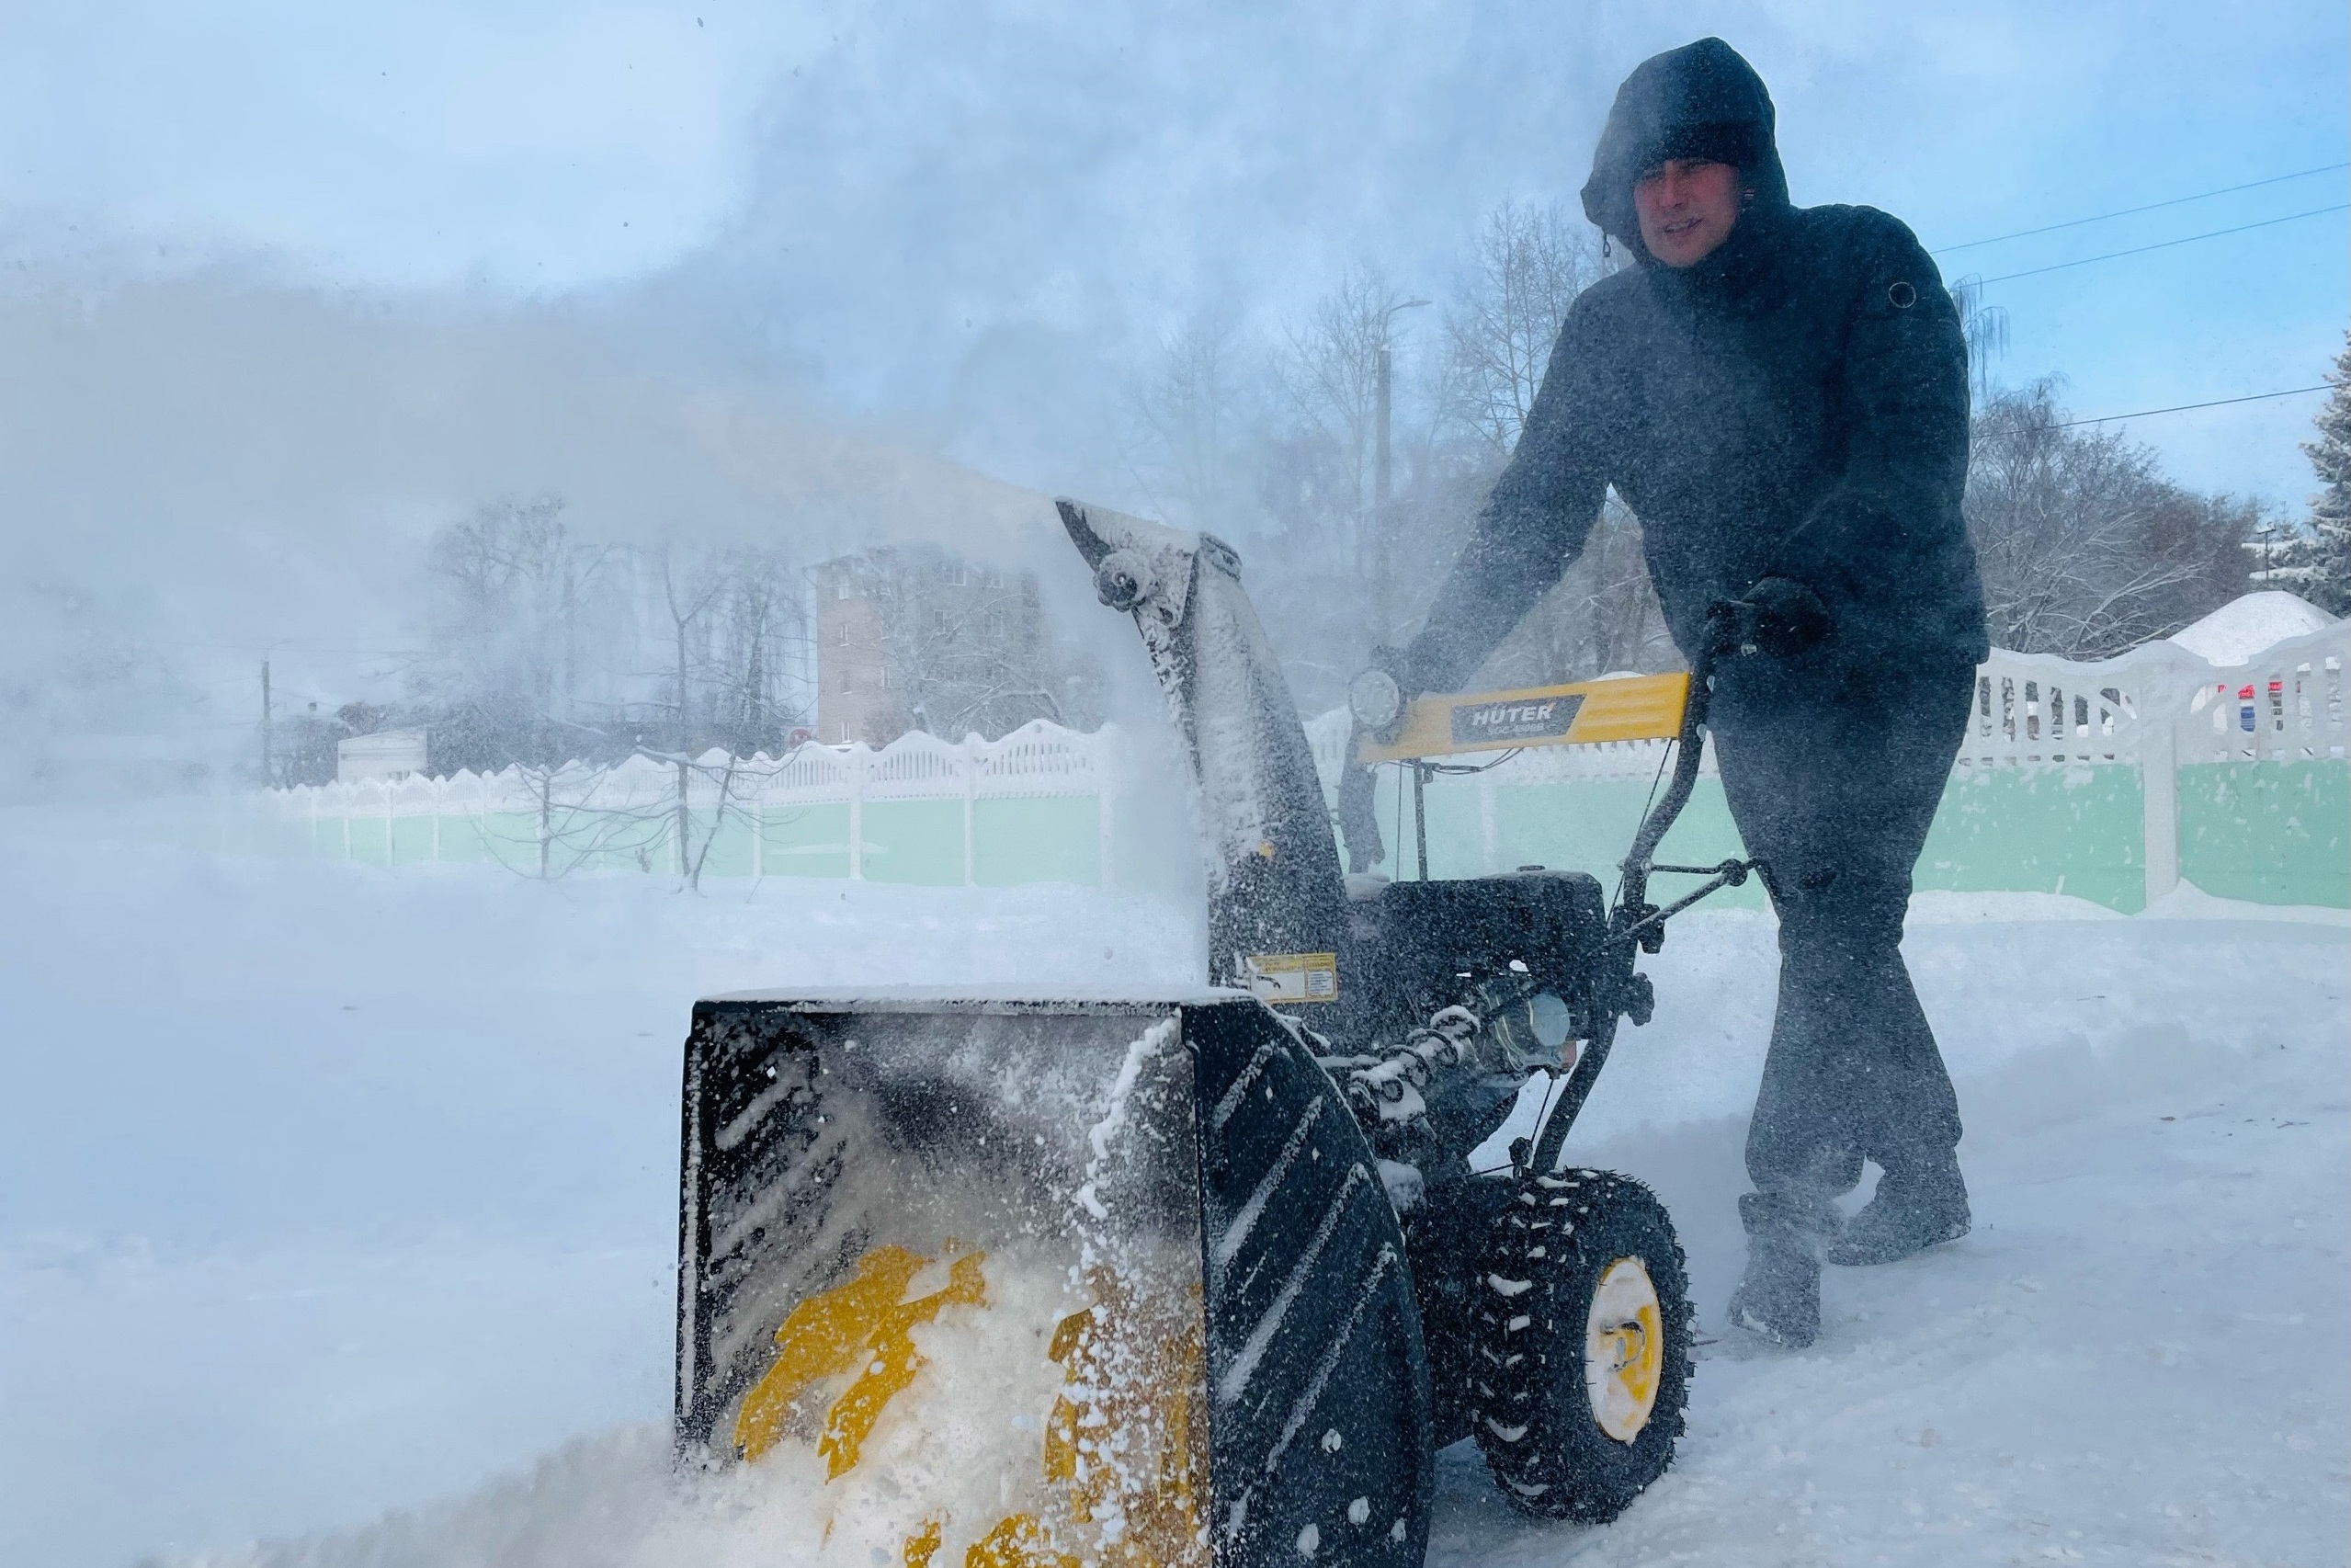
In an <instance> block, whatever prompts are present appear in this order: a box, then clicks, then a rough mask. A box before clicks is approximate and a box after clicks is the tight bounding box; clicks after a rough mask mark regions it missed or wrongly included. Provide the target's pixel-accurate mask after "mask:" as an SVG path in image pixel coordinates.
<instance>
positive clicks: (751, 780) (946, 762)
mask: <svg viewBox="0 0 2351 1568" xmlns="http://www.w3.org/2000/svg"><path fill="white" fill-rule="evenodd" d="M1118 746H1119V735H1118V730H1117V727H1116V726H1115V725H1108V724H1106V725H1104V726H1103V727H1102V728H1101V729H1100V730H1099V731H1097V732H1096V733H1092V734H1086V733H1081V732H1079V731H1076V730H1065V729H1062V727H1061V726H1060V725H1058V724H1050V723H1047V722H1044V721H1043V720H1041V719H1040V720H1039V721H1037V722H1034V723H1030V724H1025V725H1023V726H1022V727H1020V728H1019V729H1017V730H1015V731H1013V732H1012V733H1010V734H1008V735H1006V736H1005V737H1004V738H1003V739H1002V740H995V741H990V740H983V739H982V738H981V737H980V736H978V735H971V736H967V737H966V738H965V739H963V740H961V741H942V740H940V739H939V738H938V737H937V736H936V735H927V734H924V733H921V732H920V731H914V732H911V733H907V734H903V735H901V736H899V737H898V738H897V739H896V740H894V741H892V742H891V743H890V744H888V745H886V746H882V747H880V748H879V749H876V748H874V747H872V746H869V745H867V744H865V743H864V742H862V741H859V742H857V743H854V744H849V745H816V744H809V745H803V746H800V747H798V748H796V749H794V750H793V751H791V752H789V753H788V754H787V755H785V756H780V757H771V756H767V754H766V753H764V752H762V753H758V754H756V755H755V756H747V757H736V758H733V759H730V758H729V757H728V756H727V754H726V753H725V752H723V751H721V750H717V749H715V748H714V749H712V750H710V751H708V752H705V753H704V754H703V755H702V756H698V757H696V758H694V759H693V762H692V765H691V766H690V767H688V768H687V798H688V800H689V801H690V802H691V803H692V804H694V805H696V806H708V805H715V804H717V802H718V801H719V798H720V793H721V790H724V793H725V798H726V800H727V801H729V802H731V803H733V804H735V805H777V806H810V805H824V804H831V803H838V802H842V801H856V800H864V801H890V800H926V801H928V800H955V799H960V798H963V797H965V796H971V797H973V798H976V799H982V800H1003V799H1009V798H1013V797H1017V796H1045V795H1099V794H1102V793H1105V792H1106V790H1107V784H1108V780H1109V778H1110V776H1111V772H1112V768H1111V766H1110V764H1109V763H1108V761H1107V759H1108V758H1110V757H1112V756H1116V754H1117V750H1118ZM730 760H732V764H733V766H732V767H730V766H729V764H730ZM549 792H552V793H554V794H555V795H557V796H559V797H561V798H562V801H564V803H565V804H566V805H567V806H571V807H574V808H585V809H592V810H598V811H632V810H633V811H647V810H658V809H660V808H662V807H664V806H668V805H674V804H675V803H676V799H677V764H676V762H675V761H664V760H663V759H662V758H659V757H653V756H632V757H630V758H629V759H627V760H626V761H623V762H620V763H617V764H614V765H612V766H610V767H597V766H594V765H590V764H587V763H579V762H574V763H566V764H564V765H563V766H562V767H560V768H555V769H551V770H550V769H544V768H537V769H528V770H527V769H524V768H521V767H508V768H506V769H505V770H503V771H501V772H497V773H490V774H477V773H474V772H472V771H471V770H470V769H460V770H459V771H458V772H456V773H454V774H451V775H449V776H448V777H447V778H426V777H424V776H422V775H415V774H412V775H410V776H409V777H408V778H403V779H400V780H398V781H396V782H392V783H390V784H386V783H384V782H382V781H380V780H373V779H370V780H367V781H364V782H359V783H352V784H343V783H334V784H322V785H316V786H312V785H299V786H297V787H295V788H294V789H291V790H270V791H267V796H268V798H269V799H270V800H272V801H275V802H276V804H277V806H278V810H279V812H281V813H283V814H285V815H289V816H296V817H307V816H431V815H435V814H447V813H451V812H455V813H465V814H471V813H492V812H524V813H528V812H535V811H537V810H538V809H539V803H540V800H541V797H542V795H544V794H546V793H549Z"/></svg>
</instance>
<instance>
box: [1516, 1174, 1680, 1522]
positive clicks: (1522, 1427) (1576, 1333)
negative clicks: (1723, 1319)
mask: <svg viewBox="0 0 2351 1568" xmlns="http://www.w3.org/2000/svg"><path fill="white" fill-rule="evenodd" d="M1479 1284H1480V1286H1481V1290H1480V1292H1479V1301H1478V1305H1477V1311H1476V1314H1475V1315H1476V1322H1475V1324H1474V1326H1473V1329H1472V1333H1473V1335H1474V1336H1475V1345H1474V1347H1473V1353H1472V1355H1471V1374H1470V1375H1471V1389H1470V1403H1471V1408H1472V1409H1473V1410H1474V1411H1475V1413H1476V1426H1475V1429H1474V1430H1475V1436H1476V1437H1477V1441H1478V1447H1479V1449H1481V1450H1482V1451H1483V1452H1484V1454H1485V1458H1486V1464H1487V1466H1488V1467H1489V1468H1490V1469H1491V1470H1492V1471H1494V1479H1495V1480H1496V1481H1498V1482H1499V1483H1501V1484H1502V1489H1503V1492H1504V1494H1505V1495H1507V1496H1508V1497H1509V1498H1510V1500H1511V1501H1512V1502H1513V1503H1515V1504H1516V1505H1517V1506H1519V1507H1520V1508H1522V1509H1524V1510H1526V1511H1527V1512H1528V1513H1530V1514H1536V1515H1539V1516H1541V1517H1545V1518H1554V1519H1574V1520H1578V1521H1580V1522H1582V1523H1585V1524H1605V1523H1607V1521H1608V1520H1610V1519H1613V1518H1615V1517H1617V1516H1618V1514H1621V1513H1623V1512H1624V1510H1625V1509H1626V1508H1627V1507H1628V1506H1630V1505H1631V1503H1632V1500H1633V1499H1634V1498H1635V1497H1638V1496H1640V1495H1641V1493H1642V1492H1643V1491H1644V1490H1646V1489H1647V1487H1648V1485H1649V1483H1651V1482H1653V1481H1655V1480H1656V1479H1657V1478H1658V1477H1659V1476H1660V1475H1663V1474H1664V1472H1665V1467H1666V1466H1667V1465H1669V1464H1671V1463H1673V1461H1674V1443H1675V1439H1676V1438H1677V1437H1680V1436H1681V1432H1682V1408H1683V1404H1684V1402H1685V1401H1686V1400H1687V1397H1688V1393H1689V1378H1690V1305H1689V1281H1688V1278H1687V1276H1686V1275H1685V1273H1684V1272H1683V1267H1682V1249H1681V1246H1680V1244H1679V1243H1677V1242H1676V1241H1675V1237H1674V1224H1673V1221H1672V1220H1670V1219H1669V1218H1667V1216H1666V1213H1665V1208H1664V1205H1663V1204H1661V1203H1660V1202H1658V1201H1657V1198H1656V1195H1655V1194H1654V1193H1652V1192H1651V1191H1650V1190H1649V1188H1647V1187H1643V1186H1642V1185H1641V1183H1639V1182H1637V1181H1634V1180H1632V1179H1631V1178H1630V1177H1627V1176H1615V1175H1611V1174H1610V1173H1608V1172H1607V1171H1587V1170H1565V1171H1562V1172H1560V1173H1559V1174H1558V1175H1557V1176H1534V1177H1530V1178H1528V1180H1526V1181H1525V1182H1524V1184H1523V1185H1522V1186H1521V1187H1520V1188H1519V1191H1518V1194H1517V1199H1516V1202H1514V1203H1513V1204H1512V1205H1511V1206H1510V1207H1509V1209H1508V1210H1505V1212H1504V1213H1503V1214H1502V1215H1501V1217H1500V1218H1499V1219H1498V1220H1497V1221H1495V1224H1494V1233H1493V1241H1492V1248H1491V1251H1490V1252H1489V1253H1488V1255H1487V1257H1486V1268H1485V1271H1484V1274H1483V1277H1482V1278H1481V1279H1480V1281H1479Z"/></svg>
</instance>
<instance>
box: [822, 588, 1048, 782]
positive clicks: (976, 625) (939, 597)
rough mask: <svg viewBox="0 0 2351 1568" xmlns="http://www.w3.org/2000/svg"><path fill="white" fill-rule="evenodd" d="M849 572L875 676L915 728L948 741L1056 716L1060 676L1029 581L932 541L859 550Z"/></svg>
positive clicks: (1013, 727)
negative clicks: (873, 651) (875, 642)
mask: <svg viewBox="0 0 2351 1568" xmlns="http://www.w3.org/2000/svg"><path fill="white" fill-rule="evenodd" d="M856 570H857V574H858V581H859V585H860V586H861V587H862V589H863V592H864V594H865V596H866V597H867V598H868V599H869V601H870V602H871V603H872V605H873V608H874V612H875V615H876V617H877V618H878V619H879V621H880V631H881V644H882V657H883V663H884V668H885V670H886V675H885V677H884V678H885V679H886V680H887V682H888V683H889V685H890V687H892V692H893V695H894V696H895V698H896V700H897V704H898V706H899V708H900V709H901V710H903V713H904V715H905V717H906V718H907V719H908V720H910V721H911V722H913V724H914V727H915V728H916V729H919V730H925V731H927V732H929V733H932V734H935V735H938V736H941V737H943V738H946V739H957V738H960V736H962V735H964V734H966V733H973V732H977V733H980V734H983V735H989V736H995V735H1001V734H1004V733H1006V732H1008V731H1011V730H1016V729H1018V728H1019V727H1020V726H1021V725H1023V724H1025V723H1028V722H1029V721H1031V720H1033V719H1051V720H1053V721H1054V722H1062V721H1063V720H1064V719H1065V717H1066V715H1065V711H1064V709H1063V704H1062V697H1063V689H1062V688H1063V687H1064V686H1065V677H1066V676H1067V675H1068V673H1069V672H1067V671H1065V670H1063V669H1062V667H1061V663H1060V661H1059V659H1058V658H1057V657H1056V656H1055V651H1054V648H1053V645H1052V642H1051V638H1050V637H1049V636H1048V635H1047V632H1046V628H1045V622H1044V608H1043V605H1042V603H1041V601H1040V600H1039V596H1038V589H1037V582H1036V579H1035V578H1034V577H1032V576H1030V575H1028V574H1026V573H1008V572H1005V571H1003V570H1000V569H998V568H996V567H993V566H987V565H982V564H980V563H977V562H970V561H966V560H964V559H963V558H962V557H961V556H959V555H955V554H953V553H951V552H949V551H944V550H940V549H937V548H936V547H932V546H923V547H917V548H914V549H909V550H876V551H867V552H866V553H865V554H864V555H863V556H862V557H859V558H858V559H857V562H856Z"/></svg>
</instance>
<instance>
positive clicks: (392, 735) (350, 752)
mask: <svg viewBox="0 0 2351 1568" xmlns="http://www.w3.org/2000/svg"><path fill="white" fill-rule="evenodd" d="M428 733H429V732H427V731H424V730H379V731H377V732H376V733H374V734H372V735H353V736H352V737H351V738H350V739H349V740H347V741H337V742H335V780H336V782H338V783H343V784H356V783H358V781H359V780H360V779H362V778H407V777H408V776H409V775H410V774H412V773H422V772H424V771H425V764H426V751H427V747H426V736H427V734H428Z"/></svg>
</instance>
